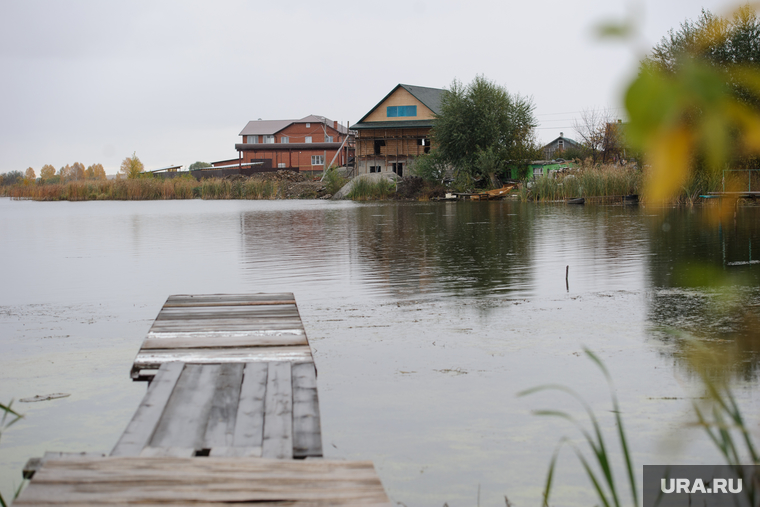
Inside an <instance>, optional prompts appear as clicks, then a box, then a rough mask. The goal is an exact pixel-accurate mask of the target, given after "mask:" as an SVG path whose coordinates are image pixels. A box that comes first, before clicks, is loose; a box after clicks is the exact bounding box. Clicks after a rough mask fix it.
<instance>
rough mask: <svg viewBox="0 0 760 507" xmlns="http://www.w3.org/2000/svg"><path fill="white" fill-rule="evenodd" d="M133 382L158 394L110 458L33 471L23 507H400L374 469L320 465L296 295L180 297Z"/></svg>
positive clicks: (67, 459)
mask: <svg viewBox="0 0 760 507" xmlns="http://www.w3.org/2000/svg"><path fill="white" fill-rule="evenodd" d="M131 376H132V378H133V379H134V380H149V381H150V384H149V387H148V391H147V393H146V395H145V397H144V398H143V400H142V402H141V403H140V406H139V407H138V409H137V411H136V412H135V415H134V416H133V417H132V420H131V421H130V422H129V424H128V425H127V428H126V430H125V431H124V433H123V434H122V436H121V438H120V439H119V441H118V442H117V444H116V446H115V447H114V448H113V450H112V451H111V453H110V456H108V457H103V456H99V455H97V454H95V455H92V454H73V453H69V454H65V453H64V454H58V453H46V454H45V457H44V458H42V459H37V460H36V461H35V460H30V463H29V464H28V465H27V467H26V468H25V476H27V477H33V479H32V481H31V483H30V484H29V487H27V489H26V490H25V491H24V492H23V493H22V494H21V496H20V497H19V499H18V500H17V501H16V504H17V505H101V504H109V505H110V504H121V505H130V504H140V505H167V504H169V505H171V504H175V505H182V504H188V503H192V504H193V505H220V504H228V503H257V504H264V505H267V504H270V503H271V504H277V505H294V506H295V505H390V502H389V500H388V497H387V496H386V494H385V491H384V490H383V486H382V484H381V483H380V479H379V478H378V477H377V475H376V473H375V471H374V467H373V465H372V463H371V462H351V461H329V460H323V459H321V457H322V433H321V426H320V416H319V397H318V392H317V372H316V368H315V366H314V360H313V357H312V355H311V350H310V349H309V344H308V340H307V338H306V332H305V330H304V327H303V323H302V322H301V318H300V315H299V313H298V308H297V306H296V302H295V298H294V297H293V295H292V294H289V293H285V294H243V295H219V294H216V295H197V296H196V295H180V296H170V297H169V298H168V299H167V301H166V303H165V304H164V306H163V308H162V309H161V311H160V312H159V314H158V317H157V318H156V320H155V322H154V323H153V326H152V327H151V329H150V331H149V332H148V335H147V337H146V338H145V340H144V341H143V344H142V346H141V348H140V351H139V352H138V354H137V357H136V358H135V361H134V364H133V367H132V372H131ZM303 458H310V459H308V460H305V461H304V460H303ZM314 458H316V459H314Z"/></svg>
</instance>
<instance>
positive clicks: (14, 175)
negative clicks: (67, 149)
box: [0, 162, 106, 186]
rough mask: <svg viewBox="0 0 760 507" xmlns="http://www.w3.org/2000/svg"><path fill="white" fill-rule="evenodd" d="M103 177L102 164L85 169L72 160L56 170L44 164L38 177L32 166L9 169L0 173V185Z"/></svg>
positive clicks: (104, 174) (99, 178)
mask: <svg viewBox="0 0 760 507" xmlns="http://www.w3.org/2000/svg"><path fill="white" fill-rule="evenodd" d="M105 179H106V171H105V169H103V165H102V164H92V165H91V166H88V167H87V168H86V169H85V167H84V164H82V163H80V162H74V163H73V164H72V165H69V164H66V165H65V166H63V167H61V168H60V169H59V170H58V171H56V170H55V167H53V166H52V165H50V164H45V165H43V166H42V169H40V175H39V178H37V173H36V172H35V170H34V168H32V167H29V168H27V169H26V171H24V172H23V173H22V172H21V171H10V172H7V173H4V174H0V186H11V185H30V184H34V183H65V182H68V181H82V180H105Z"/></svg>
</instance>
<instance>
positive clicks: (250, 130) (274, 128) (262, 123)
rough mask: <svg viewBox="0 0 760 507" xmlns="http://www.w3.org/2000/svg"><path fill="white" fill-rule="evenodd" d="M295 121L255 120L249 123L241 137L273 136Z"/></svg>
mask: <svg viewBox="0 0 760 507" xmlns="http://www.w3.org/2000/svg"><path fill="white" fill-rule="evenodd" d="M294 122H295V120H255V121H249V122H248V124H247V125H246V126H245V127H244V128H243V130H242V131H241V132H240V134H239V135H241V136H264V135H272V134H274V133H276V132H279V131H280V130H282V129H284V128H285V127H287V126H288V125H291V124H292V123H294Z"/></svg>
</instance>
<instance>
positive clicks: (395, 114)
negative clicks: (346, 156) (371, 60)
mask: <svg viewBox="0 0 760 507" xmlns="http://www.w3.org/2000/svg"><path fill="white" fill-rule="evenodd" d="M445 91H446V90H442V89H439V88H426V87H424V86H412V85H405V84H399V85H397V86H396V87H395V88H394V89H393V90H391V92H390V93H389V94H388V95H386V96H385V97H384V98H383V99H382V100H381V101H380V102H378V103H377V105H376V106H375V107H373V108H372V109H371V110H370V111H369V112H368V113H367V114H366V115H364V117H363V118H362V119H361V120H359V122H358V123H355V124H353V125H351V130H355V131H356V132H357V137H356V169H357V174H366V173H375V172H394V173H396V174H398V175H399V176H403V175H404V168H406V167H407V165H408V164H410V163H411V162H412V161H413V160H414V157H416V156H418V155H421V154H423V153H428V152H429V151H430V129H431V128H432V127H433V124H434V122H435V117H436V115H437V114H438V113H439V112H440V105H441V97H442V96H443V94H444V93H445Z"/></svg>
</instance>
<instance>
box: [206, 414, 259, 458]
mask: <svg viewBox="0 0 760 507" xmlns="http://www.w3.org/2000/svg"><path fill="white" fill-rule="evenodd" d="M262 420H263V419H262ZM209 456H211V457H212V458H224V457H227V458H260V457H261V447H237V446H235V447H213V448H212V449H211V452H210V453H209Z"/></svg>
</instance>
